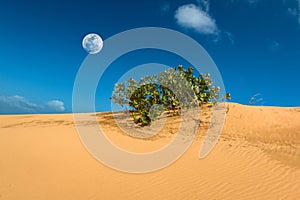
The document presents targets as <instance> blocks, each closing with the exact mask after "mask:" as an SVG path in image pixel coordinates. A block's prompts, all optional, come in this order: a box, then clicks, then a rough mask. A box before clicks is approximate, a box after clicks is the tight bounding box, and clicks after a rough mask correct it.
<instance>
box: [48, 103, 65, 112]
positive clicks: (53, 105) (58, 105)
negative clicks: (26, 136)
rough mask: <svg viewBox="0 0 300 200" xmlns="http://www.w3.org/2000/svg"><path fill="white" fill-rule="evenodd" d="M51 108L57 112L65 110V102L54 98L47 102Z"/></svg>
mask: <svg viewBox="0 0 300 200" xmlns="http://www.w3.org/2000/svg"><path fill="white" fill-rule="evenodd" d="M46 105H47V107H48V109H49V110H53V111H56V112H63V111H64V110H65V107H64V103H63V102H62V101H59V100H52V101H48V102H47V103H46Z"/></svg>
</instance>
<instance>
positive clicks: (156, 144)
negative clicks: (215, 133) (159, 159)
mask: <svg viewBox="0 0 300 200" xmlns="http://www.w3.org/2000/svg"><path fill="white" fill-rule="evenodd" d="M97 119H98V120H99V123H100V125H101V127H102V128H103V131H104V132H105V134H106V136H107V137H108V138H109V139H110V140H111V141H112V142H113V143H114V144H116V145H117V146H119V147H121V148H123V149H126V150H128V151H132V152H140V153H143V152H148V151H153V150H156V149H159V148H161V147H162V146H163V145H165V144H167V143H168V142H170V141H171V140H172V139H173V138H174V135H175V133H176V132H177V130H178V126H179V123H180V120H179V119H178V117H168V118H167V120H166V125H165V127H164V128H163V130H162V131H161V132H160V133H159V134H158V135H156V136H153V137H151V138H148V139H136V138H133V137H130V136H128V135H126V134H124V133H123V132H122V131H121V130H120V128H118V126H116V124H115V121H114V118H113V115H112V114H111V113H100V114H97ZM299 121H300V108H278V107H260V106H258V107H255V106H251V107H249V106H243V105H239V104H234V103H230V104H228V113H227V116H226V121H225V125H224V128H223V131H222V134H221V136H220V138H219V141H218V143H217V145H216V146H215V148H214V149H213V151H212V152H211V153H210V154H209V155H208V156H207V157H205V158H204V159H199V158H198V154H199V149H200V147H201V143H202V141H203V138H204V136H205V134H206V130H207V128H208V126H209V122H210V114H209V108H205V109H204V111H203V112H202V114H201V124H200V127H199V129H198V132H197V135H196V138H195V139H194V142H193V144H192V145H191V147H190V148H189V149H188V150H187V152H186V153H185V154H184V155H183V156H182V157H181V158H180V159H179V160H177V161H176V162H175V163H173V164H172V165H170V166H169V167H167V168H164V169H162V170H159V171H156V172H152V173H146V174H130V173H123V172H119V171H116V170H113V169H110V168H108V167H106V166H105V165H103V164H101V163H100V162H98V161H97V160H96V159H94V158H93V157H92V156H91V155H90V154H89V153H88V152H87V150H86V149H85V147H84V146H83V145H82V143H81V141H80V139H79V136H78V134H77V132H76V129H75V126H74V123H73V116H72V115H71V114H61V115H7V116H0V148H1V150H0V158H1V159H0V199H5V200H13V199H18V200H19V199H22V200H25V199H26V200H27V199H30V200H35V199H38V200H40V199H45V200H53V199H58V200H60V199H62V200H69V199H70V200H71V199H72V200H77V199H78V200H98V199H125V200H127V199H143V200H147V199H151V200H155V199H157V200H160V199H180V200H182V199H189V200H190V199H222V200H223V199H300V123H299ZM92 123H94V122H92V121H83V122H82V124H80V126H89V125H91V124H92Z"/></svg>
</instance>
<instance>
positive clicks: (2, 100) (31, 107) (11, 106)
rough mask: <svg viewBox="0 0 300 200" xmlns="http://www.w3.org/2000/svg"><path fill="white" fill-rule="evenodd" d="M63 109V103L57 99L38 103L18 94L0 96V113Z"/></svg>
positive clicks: (60, 110) (58, 110)
mask: <svg viewBox="0 0 300 200" xmlns="http://www.w3.org/2000/svg"><path fill="white" fill-rule="evenodd" d="M64 111H65V107H64V103H63V102H62V101H59V100H51V101H48V102H46V103H44V104H41V105H39V104H35V103H32V102H30V101H29V100H27V99H26V98H24V97H22V96H18V95H14V96H0V114H34V113H60V112H64Z"/></svg>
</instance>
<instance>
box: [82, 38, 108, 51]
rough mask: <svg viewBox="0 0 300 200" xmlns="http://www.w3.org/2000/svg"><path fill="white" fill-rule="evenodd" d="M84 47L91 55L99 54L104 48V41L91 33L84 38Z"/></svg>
mask: <svg viewBox="0 0 300 200" xmlns="http://www.w3.org/2000/svg"><path fill="white" fill-rule="evenodd" d="M82 47H83V48H84V50H86V52H88V53H89V54H97V53H99V52H100V51H101V49H102V47H103V40H102V38H101V37H100V36H99V35H98V34H95V33H90V34H87V35H86V36H85V37H84V38H83V40H82Z"/></svg>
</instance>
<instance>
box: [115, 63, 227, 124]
mask: <svg viewBox="0 0 300 200" xmlns="http://www.w3.org/2000/svg"><path fill="white" fill-rule="evenodd" d="M212 84H213V83H212V80H211V78H210V74H209V73H206V74H198V76H196V75H195V74H194V69H193V68H192V67H189V68H188V69H184V68H183V67H182V66H178V67H175V68H173V69H169V70H168V71H165V72H161V73H159V74H158V75H153V76H146V77H143V78H141V79H140V80H139V81H138V82H137V81H136V80H134V79H133V78H130V79H129V80H128V81H127V82H126V83H117V84H115V88H114V91H113V94H112V97H111V98H110V99H111V100H112V101H113V103H115V104H118V105H121V106H122V107H127V108H129V109H130V110H131V116H132V117H133V120H134V122H135V123H137V124H139V125H141V126H145V125H150V124H151V121H152V120H155V119H156V118H157V117H158V116H160V115H161V114H162V113H163V112H164V111H168V112H170V111H173V112H172V113H173V114H175V115H177V114H180V112H181V110H182V109H183V108H191V107H193V106H194V105H198V104H199V103H200V104H201V103H207V102H216V101H217V100H218V99H219V98H220V96H219V92H220V87H218V86H213V85H212ZM191 91H192V92H191ZM225 98H230V94H226V96H225Z"/></svg>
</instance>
